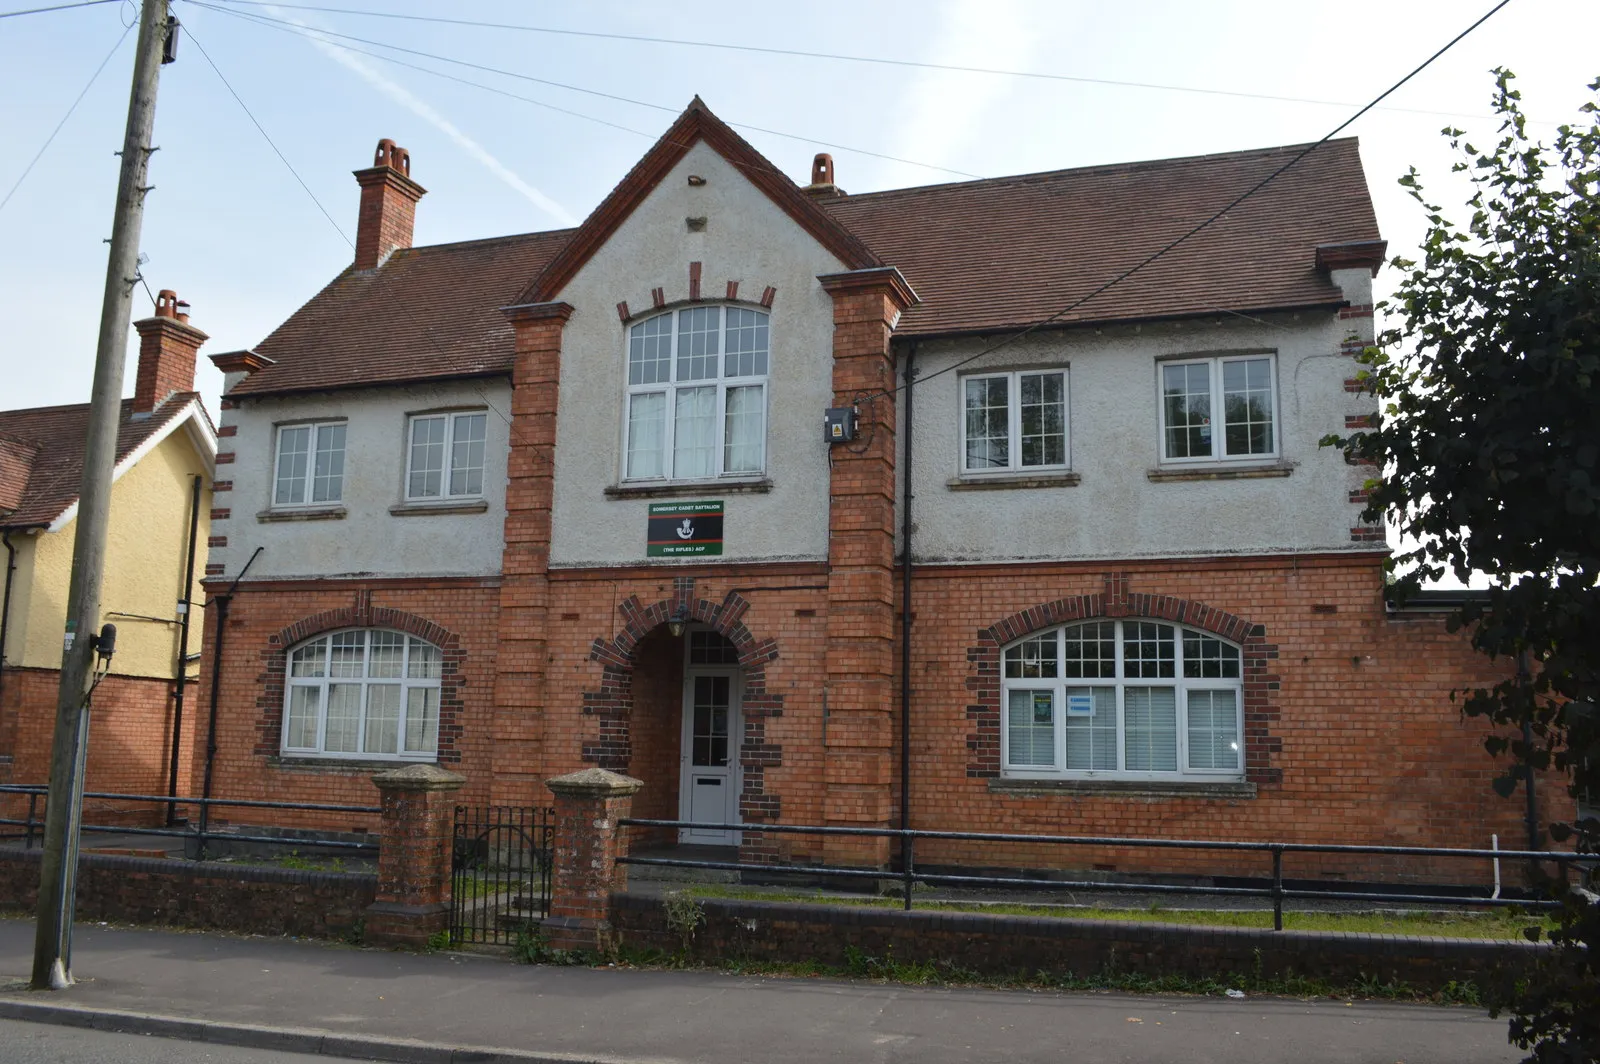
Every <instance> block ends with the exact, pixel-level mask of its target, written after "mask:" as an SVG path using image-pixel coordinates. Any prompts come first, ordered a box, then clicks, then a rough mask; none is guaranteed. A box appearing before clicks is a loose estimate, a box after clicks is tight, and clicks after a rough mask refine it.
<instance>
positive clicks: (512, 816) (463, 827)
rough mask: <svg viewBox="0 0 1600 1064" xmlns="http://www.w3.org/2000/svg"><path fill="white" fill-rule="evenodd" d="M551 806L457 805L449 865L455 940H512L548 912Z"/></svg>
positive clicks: (455, 942)
mask: <svg viewBox="0 0 1600 1064" xmlns="http://www.w3.org/2000/svg"><path fill="white" fill-rule="evenodd" d="M554 844H555V811H554V810H552V809H542V808H537V807H522V806H504V805H492V806H465V805H461V806H457V807H456V817H455V833H454V844H453V846H452V849H451V871H450V898H451V902H450V941H451V943H452V944H453V945H466V944H469V943H473V944H481V945H500V946H508V945H515V944H516V942H517V938H518V936H519V935H521V934H522V933H523V932H524V931H527V930H529V929H531V928H532V927H533V926H534V925H536V924H538V923H539V921H541V920H543V919H544V918H545V916H546V915H548V913H549V912H550V880H551V871H552V867H553V864H554V857H555V852H554Z"/></svg>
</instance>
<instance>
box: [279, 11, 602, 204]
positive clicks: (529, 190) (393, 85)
mask: <svg viewBox="0 0 1600 1064" xmlns="http://www.w3.org/2000/svg"><path fill="white" fill-rule="evenodd" d="M266 10H268V11H270V12H272V14H273V17H274V18H280V19H283V20H284V21H285V22H292V23H294V24H295V25H296V26H299V27H300V28H302V29H304V30H305V31H306V32H307V33H309V34H316V33H317V27H315V26H310V25H307V24H306V23H304V22H302V21H300V20H299V19H297V18H295V17H294V16H293V15H292V14H291V13H289V12H287V11H284V10H283V9H282V8H277V7H268V8H267V9H266ZM310 39H311V43H312V44H314V45H315V46H316V47H317V49H318V50H319V51H321V52H322V53H323V54H324V55H326V56H328V57H329V58H330V59H332V60H334V61H335V62H337V63H339V64H340V65H342V66H344V67H345V68H347V69H349V70H351V71H354V72H355V73H356V74H359V75H360V76H361V77H362V78H364V79H366V81H367V82H368V83H370V84H371V85H373V86H374V87H376V88H377V89H379V90H380V91H381V92H383V93H384V94H385V95H386V96H388V97H389V98H390V99H392V100H394V101H395V102H396V103H399V104H400V105H402V106H403V107H406V108H408V109H409V110H410V111H411V112H412V113H413V114H415V115H417V117H419V118H421V119H422V120H423V121H425V122H427V123H429V124H430V125H432V126H433V127H434V128H435V129H437V130H439V132H441V133H443V134H444V135H445V136H447V137H449V138H450V139H451V140H453V141H455V142H456V144H457V145H458V146H459V147H460V148H461V149H462V150H463V151H465V152H466V153H467V154H468V155H470V156H472V157H473V158H474V159H476V160H477V161H478V162H480V163H482V164H483V165H484V166H485V167H486V168H487V169H488V170H489V172H490V173H492V174H494V175H495V176H496V177H498V178H499V179H500V180H501V181H504V182H505V183H506V184H507V185H509V186H511V188H512V189H514V190H515V191H517V192H519V193H521V194H522V195H523V196H525V197H527V199H528V201H529V202H530V203H532V204H533V205H534V206H535V207H538V208H539V209H540V210H542V211H544V212H545V213H546V214H548V215H549V216H550V217H551V218H553V219H555V220H556V222H557V223H558V224H559V225H563V226H572V225H577V224H578V223H579V221H581V219H579V218H577V217H575V216H574V215H573V214H572V212H571V211H569V210H567V209H566V208H565V207H563V206H562V205H561V204H559V203H557V202H556V201H555V200H553V199H551V198H550V197H549V196H547V195H545V194H544V193H543V192H540V191H539V190H538V189H537V188H534V187H533V186H532V185H530V184H528V183H527V182H526V181H524V180H523V179H522V178H521V177H519V176H517V174H515V173H514V172H512V170H511V168H510V167H508V166H506V164H505V163H502V162H501V161H500V160H499V159H497V158H495V157H494V156H493V155H491V154H490V153H489V151H488V149H486V148H485V147H484V146H483V145H481V144H479V143H478V142H477V141H475V140H473V139H472V138H471V137H469V136H467V134H465V133H463V132H462V131H461V130H460V129H458V128H457V127H456V125H455V124H454V123H453V122H451V121H450V120H449V119H448V118H446V117H445V116H444V115H442V114H440V113H439V112H438V111H436V110H434V109H433V108H432V107H430V106H429V105H428V104H426V103H424V102H423V101H422V100H419V99H417V97H416V96H414V95H412V94H411V92H410V91H409V90H408V89H406V88H405V87H404V86H402V85H400V84H398V83H397V82H395V81H392V80H390V79H389V78H388V77H385V76H384V75H383V74H381V73H379V72H378V71H377V70H376V69H374V68H373V67H372V65H371V64H369V63H368V62H367V61H366V60H364V59H362V58H361V57H360V56H358V55H356V54H355V53H353V52H350V51H347V50H346V49H344V48H341V47H339V45H338V44H336V43H335V42H333V41H330V40H328V39H327V38H325V37H322V36H313V37H311V38H310Z"/></svg>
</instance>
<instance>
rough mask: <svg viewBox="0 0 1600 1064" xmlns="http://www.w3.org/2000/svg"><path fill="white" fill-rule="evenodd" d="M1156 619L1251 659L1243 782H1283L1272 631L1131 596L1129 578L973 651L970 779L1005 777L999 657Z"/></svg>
mask: <svg viewBox="0 0 1600 1064" xmlns="http://www.w3.org/2000/svg"><path fill="white" fill-rule="evenodd" d="M1120 617H1149V618H1153V619H1155V620H1162V621H1171V622H1173V623H1174V624H1184V625H1188V626H1189V627H1190V628H1199V629H1202V630H1204V631H1207V632H1211V633H1213V634H1215V635H1219V636H1221V637H1222V638H1224V639H1227V640H1229V641H1231V642H1234V643H1237V644H1239V646H1240V648H1241V650H1242V651H1243V657H1244V766H1245V767H1244V775H1245V779H1246V780H1249V781H1250V782H1252V783H1255V784H1257V785H1272V784H1277V783H1281V782H1282V781H1283V769H1282V768H1280V767H1278V766H1277V765H1276V763H1275V762H1276V759H1277V755H1278V754H1280V753H1282V752H1283V740H1282V739H1281V738H1279V737H1278V736H1276V735H1274V734H1272V732H1273V730H1274V729H1275V727H1276V726H1277V723H1278V718H1279V708H1278V705H1277V697H1276V696H1277V693H1278V687H1279V679H1278V676H1277V674H1275V673H1271V672H1268V669H1269V667H1270V665H1269V663H1270V662H1272V661H1275V660H1276V659H1277V657H1278V648H1277V647H1276V646H1275V645H1273V644H1271V643H1268V642H1267V629H1266V626H1265V625H1260V624H1254V623H1252V622H1250V621H1249V620H1246V619H1245V618H1243V617H1240V616H1238V615H1237V614H1232V613H1228V612H1226V611H1224V610H1219V609H1216V608H1215V607H1212V606H1207V605H1206V604H1205V603H1203V602H1196V601H1194V600H1193V599H1183V598H1175V597H1174V596H1171V595H1150V594H1144V593H1139V594H1132V593H1130V592H1129V591H1128V574H1127V573H1108V574H1106V577H1105V590H1104V591H1103V592H1101V593H1100V594H1097V595H1069V596H1067V597H1066V598H1058V599H1053V600H1051V601H1049V602H1042V603H1040V604H1038V605H1036V606H1030V607H1029V608H1027V609H1025V610H1023V611H1021V612H1020V613H1013V614H1012V615H1011V616H1009V617H1006V618H1003V619H1001V620H999V621H997V622H995V623H994V624H992V625H990V626H989V627H988V628H980V629H978V633H977V641H976V642H975V643H974V644H973V645H972V646H970V647H968V648H967V661H968V663H969V669H968V672H967V690H968V691H970V692H972V702H971V703H970V704H969V705H968V706H967V722H968V724H969V725H970V726H971V731H969V732H968V733H967V776H968V778H971V779H996V778H998V777H999V775H1000V679H1001V677H1000V650H1001V648H1002V647H1004V646H1006V645H1007V644H1009V643H1014V642H1016V641H1017V640H1018V639H1022V638H1023V637H1025V636H1029V635H1032V634H1033V633H1034V632H1038V631H1042V630H1043V629H1046V628H1055V627H1057V626H1059V625H1064V624H1073V623H1076V622H1078V621H1091V620H1095V619H1098V618H1120Z"/></svg>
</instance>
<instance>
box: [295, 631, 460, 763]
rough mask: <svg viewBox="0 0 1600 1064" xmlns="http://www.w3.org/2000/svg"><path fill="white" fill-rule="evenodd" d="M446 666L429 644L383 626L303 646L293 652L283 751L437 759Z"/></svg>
mask: <svg viewBox="0 0 1600 1064" xmlns="http://www.w3.org/2000/svg"><path fill="white" fill-rule="evenodd" d="M442 665H443V655H442V654H441V653H440V651H439V648H438V647H436V646H434V645H433V644H432V643H427V642H424V641H423V640H421V639H418V638H416V637H415V636H408V635H406V634H405V633H403V632H393V631H388V630H386V629H381V628H372V629H365V628H362V629H351V630H347V631H343V632H333V633H331V634H329V635H324V636H319V637H318V638H316V639H313V640H311V641H310V642H307V643H302V644H301V645H300V646H298V647H296V648H295V649H294V650H293V651H292V652H291V653H290V655H289V670H288V671H289V675H288V677H287V680H288V682H287V684H286V688H287V690H286V691H285V696H284V697H285V705H284V713H283V752H284V753H285V754H294V755H298V756H314V757H344V758H364V759H396V760H421V761H431V760H433V759H434V757H435V756H436V755H437V753H438V749H439V680H440V676H441V674H442V671H443V669H442Z"/></svg>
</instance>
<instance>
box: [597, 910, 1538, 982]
mask: <svg viewBox="0 0 1600 1064" xmlns="http://www.w3.org/2000/svg"><path fill="white" fill-rule="evenodd" d="M701 905H702V907H703V908H704V911H705V917H706V920H705V923H704V924H703V925H702V926H701V927H700V928H699V930H698V931H697V932H696V934H695V938H694V943H693V948H692V953H693V956H695V957H696V958H697V959H700V960H711V961H714V960H732V959H738V960H748V961H779V962H783V961H788V962H796V963H803V962H806V961H819V962H822V963H824V964H833V965H843V964H844V963H845V960H846V954H845V951H846V949H847V948H849V947H854V948H855V949H858V950H860V951H861V952H862V953H864V954H866V955H868V956H872V957H888V956H891V955H892V956H893V957H894V959H895V960H896V961H899V962H903V963H912V964H915V963H919V962H926V961H935V962H938V961H944V962H949V963H952V964H956V965H959V966H960V967H962V968H966V969H970V970H972V971H975V972H978V973H980V974H983V975H997V976H999V975H1015V974H1025V975H1033V974H1036V973H1039V972H1049V973H1055V974H1065V973H1068V972H1070V973H1073V974H1075V975H1078V976H1088V975H1093V974H1096V973H1099V972H1102V971H1105V970H1107V969H1110V968H1115V969H1116V970H1117V971H1120V972H1125V973H1143V974H1147V975H1185V976H1191V977H1204V976H1212V977H1218V978H1225V977H1227V976H1229V975H1232V974H1235V973H1241V974H1242V973H1250V974H1255V973H1256V972H1257V971H1258V967H1257V966H1258V965H1259V973H1260V974H1261V975H1263V976H1268V977H1272V976H1285V975H1290V974H1298V975H1304V976H1311V977H1314V978H1318V979H1323V980H1327V981H1329V982H1333V983H1354V982H1356V981H1357V980H1359V979H1361V978H1375V979H1380V980H1393V981H1396V982H1403V983H1406V984H1408V985H1410V986H1412V987H1415V988H1417V989H1418V990H1422V991H1437V990H1440V989H1442V988H1443V987H1444V985H1445V984H1446V983H1448V982H1450V981H1452V980H1454V981H1458V982H1459V981H1461V980H1466V979H1471V980H1473V981H1475V982H1477V983H1478V984H1479V985H1480V986H1483V985H1485V984H1492V983H1494V982H1496V981H1498V980H1501V979H1505V978H1507V977H1511V976H1515V975H1517V974H1520V973H1523V972H1525V971H1527V970H1528V968H1529V967H1530V966H1531V965H1532V964H1533V963H1534V962H1535V961H1536V960H1537V959H1538V957H1539V956H1540V955H1541V954H1542V953H1543V952H1545V951H1546V950H1548V948H1549V947H1548V946H1547V945H1542V944H1541V945H1535V944H1532V943H1527V942H1518V941H1505V942H1486V941H1483V940H1480V939H1463V938H1420V937H1411V936H1404V935H1368V934H1353V933H1347V932H1332V931H1267V930H1257V929H1254V928H1235V927H1184V926H1179V925H1174V924H1140V923H1132V922H1125V921H1116V920H1074V919H1066V918H1061V919H1057V918H1043V917H1021V916H990V915H986V914H983V913H948V912H930V911H922V912H917V911H912V912H901V911H898V910H893V909H866V908H844V907H839V906H829V905H801V904H793V903H780V902H755V901H748V902H747V901H726V900H709V899H708V900H705V901H702V902H701ZM610 922H611V927H612V932H613V934H614V935H615V936H616V937H617V939H618V940H619V941H620V942H622V943H623V944H626V945H630V946H639V947H656V948H661V949H668V950H676V949H678V948H679V946H680V943H679V939H678V936H677V935H675V934H673V933H672V932H670V931H669V930H668V928H667V918H666V909H665V906H664V904H663V901H662V899H660V898H655V897H646V896H641V895H636V894H613V895H612V896H611V904H610Z"/></svg>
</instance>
